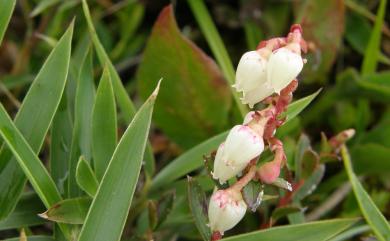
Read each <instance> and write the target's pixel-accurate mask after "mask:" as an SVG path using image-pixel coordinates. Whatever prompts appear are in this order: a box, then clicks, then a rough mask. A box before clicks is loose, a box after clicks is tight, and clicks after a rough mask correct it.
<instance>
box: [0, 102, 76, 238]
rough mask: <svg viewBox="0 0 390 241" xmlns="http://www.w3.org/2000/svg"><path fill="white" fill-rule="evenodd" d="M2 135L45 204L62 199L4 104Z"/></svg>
mask: <svg viewBox="0 0 390 241" xmlns="http://www.w3.org/2000/svg"><path fill="white" fill-rule="evenodd" d="M0 135H1V136H2V137H3V139H4V142H5V143H6V144H7V145H8V147H9V148H10V150H11V151H12V153H13V154H14V156H15V158H16V160H17V161H18V163H19V165H20V167H21V168H22V170H23V172H24V173H25V174H26V176H27V178H28V179H29V181H30V183H31V185H32V186H33V188H34V190H35V192H36V193H37V194H38V196H39V198H40V199H41V200H42V202H43V203H44V204H45V206H46V207H49V206H51V205H53V204H55V203H57V202H59V201H61V195H60V193H59V191H58V190H57V187H56V185H55V183H54V181H53V179H51V177H50V175H49V173H48V171H47V170H46V168H45V166H44V165H43V164H42V162H41V161H40V160H39V158H38V157H37V155H36V154H35V153H34V151H33V150H32V149H31V147H30V146H29V144H28V143H27V141H26V140H25V139H24V137H23V135H22V134H21V133H20V132H19V130H18V129H17V127H16V126H15V124H14V123H13V122H12V120H11V118H10V117H9V116H8V114H7V112H6V110H5V109H4V106H3V105H2V104H1V105H0ZM61 229H62V231H63V232H64V233H65V234H66V235H68V236H69V235H70V233H69V229H68V228H67V227H66V226H61Z"/></svg>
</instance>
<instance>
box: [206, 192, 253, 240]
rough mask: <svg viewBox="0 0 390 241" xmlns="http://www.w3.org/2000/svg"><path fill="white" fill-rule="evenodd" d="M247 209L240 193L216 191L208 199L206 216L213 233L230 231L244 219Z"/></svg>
mask: <svg viewBox="0 0 390 241" xmlns="http://www.w3.org/2000/svg"><path fill="white" fill-rule="evenodd" d="M246 209H247V205H246V203H245V201H244V200H243V199H242V195H241V192H240V191H236V190H234V189H226V190H218V191H216V192H215V193H214V194H213V195H212V196H211V198H210V204H209V209H208V216H209V220H210V228H211V230H212V231H213V232H220V233H221V234H223V233H224V232H225V231H226V230H229V229H232V228H233V227H234V226H236V225H237V223H238V222H240V221H241V219H242V218H243V217H244V215H245V212H246Z"/></svg>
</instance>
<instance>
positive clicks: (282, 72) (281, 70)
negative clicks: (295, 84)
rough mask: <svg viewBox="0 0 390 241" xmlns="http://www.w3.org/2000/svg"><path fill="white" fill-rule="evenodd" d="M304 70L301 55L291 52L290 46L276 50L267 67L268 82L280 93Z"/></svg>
mask: <svg viewBox="0 0 390 241" xmlns="http://www.w3.org/2000/svg"><path fill="white" fill-rule="evenodd" d="M302 68H303V60H302V57H301V55H299V54H297V53H294V52H293V51H291V50H290V49H289V48H288V46H287V47H283V48H280V49H277V50H275V51H274V52H273V53H272V54H271V56H270V58H269V60H268V66H267V82H268V83H270V84H271V87H272V88H273V90H274V91H275V92H276V93H278V94H279V93H280V91H281V90H282V89H284V88H285V87H286V86H287V85H288V84H289V83H290V82H291V81H293V80H294V79H295V78H296V77H297V76H298V74H299V73H300V72H301V70H302Z"/></svg>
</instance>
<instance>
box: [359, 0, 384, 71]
mask: <svg viewBox="0 0 390 241" xmlns="http://www.w3.org/2000/svg"><path fill="white" fill-rule="evenodd" d="M386 3H387V0H381V1H380V4H379V8H378V13H377V15H376V20H375V24H374V28H373V29H372V31H371V35H370V41H369V42H368V45H367V48H366V51H365V53H364V59H363V64H362V75H366V74H371V73H374V72H375V70H376V66H377V65H378V59H379V55H380V45H381V35H382V26H383V22H384V18H385V13H386Z"/></svg>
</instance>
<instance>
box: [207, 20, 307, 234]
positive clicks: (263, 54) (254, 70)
mask: <svg viewBox="0 0 390 241" xmlns="http://www.w3.org/2000/svg"><path fill="white" fill-rule="evenodd" d="M305 46H306V45H305V42H304V40H303V38H302V29H301V28H300V26H299V25H293V26H292V27H291V29H290V33H289V34H288V35H287V37H285V38H273V39H270V40H267V41H263V42H261V43H260V44H259V46H258V49H257V50H255V51H250V52H247V53H245V54H244V55H243V56H242V58H241V60H240V62H239V64H238V67H237V71H236V83H235V85H234V87H235V89H236V90H237V91H239V92H242V94H243V97H242V99H241V100H242V102H243V103H244V104H248V105H249V106H250V107H251V108H252V107H253V106H254V105H255V104H257V103H259V102H263V103H265V104H268V107H266V108H265V109H263V110H260V111H251V112H249V113H248V114H247V115H246V117H245V118H244V121H243V123H242V124H241V125H236V126H234V127H233V128H232V129H231V130H230V132H229V134H228V136H227V138H226V140H225V142H223V143H222V144H220V146H219V148H218V150H217V152H216V155H215V159H214V168H213V172H212V176H213V178H214V179H215V180H216V181H217V182H219V183H220V184H225V183H226V182H227V181H228V180H229V179H232V178H234V177H237V176H240V178H238V179H237V181H236V182H235V183H234V184H233V185H231V186H230V187H228V188H227V189H220V190H216V191H215V192H214V193H213V195H212V196H211V198H210V203H209V209H208V215H209V221H210V228H211V230H212V231H213V237H214V238H213V240H218V239H219V238H220V237H221V236H222V235H223V233H224V231H226V230H229V229H231V228H233V227H234V226H235V225H236V224H237V223H238V222H239V221H240V220H241V219H242V218H243V217H244V215H245V212H246V209H247V204H246V202H245V201H244V199H243V196H242V194H241V191H242V189H243V188H244V187H245V186H246V185H247V184H248V183H249V182H250V181H251V180H253V179H256V180H259V181H261V182H262V183H263V184H273V183H274V182H275V181H276V180H277V179H278V177H279V175H280V171H281V168H282V167H283V166H284V165H285V162H286V156H285V153H284V149H283V143H282V142H281V141H280V140H278V139H277V138H276V137H275V136H274V134H275V131H276V129H277V128H278V127H279V126H280V125H282V124H283V123H284V120H283V119H281V118H280V115H281V114H282V113H283V112H284V111H285V110H286V108H287V105H288V104H289V103H290V102H291V100H292V92H293V91H295V89H296V88H297V85H298V82H297V80H296V77H297V76H298V74H299V73H300V72H301V70H302V68H303V64H304V62H305V61H304V59H302V57H301V51H306V47H305ZM264 148H269V150H270V151H272V152H273V153H274V159H273V160H272V161H270V162H266V163H265V164H263V165H261V166H260V167H257V160H258V158H259V156H260V155H261V153H262V152H263V151H264Z"/></svg>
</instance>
